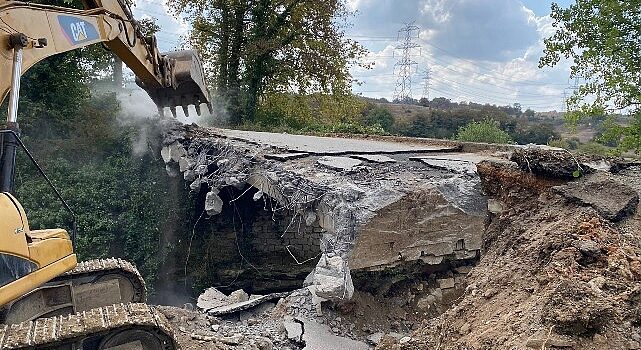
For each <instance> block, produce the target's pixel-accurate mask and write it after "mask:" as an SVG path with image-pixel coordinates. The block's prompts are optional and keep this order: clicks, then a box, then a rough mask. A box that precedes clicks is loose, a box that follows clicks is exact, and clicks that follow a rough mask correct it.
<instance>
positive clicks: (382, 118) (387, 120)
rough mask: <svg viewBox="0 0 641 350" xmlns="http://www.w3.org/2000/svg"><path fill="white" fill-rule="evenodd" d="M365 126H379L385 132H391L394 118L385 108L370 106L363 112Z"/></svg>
mask: <svg viewBox="0 0 641 350" xmlns="http://www.w3.org/2000/svg"><path fill="white" fill-rule="evenodd" d="M363 114H364V122H365V125H368V126H374V125H379V126H380V127H381V128H383V130H385V131H388V132H389V131H391V130H392V126H394V116H392V113H391V112H390V111H389V109H387V108H385V107H380V106H376V105H372V106H369V108H366V110H365V111H364V112H363Z"/></svg>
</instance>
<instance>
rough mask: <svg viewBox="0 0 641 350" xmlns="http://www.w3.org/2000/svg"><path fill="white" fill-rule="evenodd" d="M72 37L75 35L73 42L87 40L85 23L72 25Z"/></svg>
mask: <svg viewBox="0 0 641 350" xmlns="http://www.w3.org/2000/svg"><path fill="white" fill-rule="evenodd" d="M71 35H73V41H76V42H78V41H84V40H87V30H86V29H85V22H78V23H71Z"/></svg>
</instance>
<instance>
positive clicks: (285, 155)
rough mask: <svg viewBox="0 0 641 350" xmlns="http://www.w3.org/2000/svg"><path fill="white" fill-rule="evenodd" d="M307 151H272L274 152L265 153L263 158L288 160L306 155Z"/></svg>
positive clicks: (307, 154)
mask: <svg viewBox="0 0 641 350" xmlns="http://www.w3.org/2000/svg"><path fill="white" fill-rule="evenodd" d="M308 156H309V153H300V152H297V153H274V154H265V159H274V160H280V161H281V162H286V161H288V160H294V159H300V158H305V157H308Z"/></svg>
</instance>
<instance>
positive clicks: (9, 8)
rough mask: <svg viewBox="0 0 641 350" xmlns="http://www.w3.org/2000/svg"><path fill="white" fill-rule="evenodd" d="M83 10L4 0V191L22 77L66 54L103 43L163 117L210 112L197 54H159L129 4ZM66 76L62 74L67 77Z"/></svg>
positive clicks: (0, 92) (0, 35) (111, 1)
mask: <svg viewBox="0 0 641 350" xmlns="http://www.w3.org/2000/svg"><path fill="white" fill-rule="evenodd" d="M83 1H84V6H85V9H71V8H66V7H59V6H51V5H44V4H35V3H28V2H18V1H6V0H0V102H2V101H3V100H4V99H5V98H6V97H7V95H9V111H8V115H7V125H6V129H8V130H11V131H13V132H14V134H10V133H9V134H6V133H5V134H3V135H0V138H1V142H0V143H1V144H2V149H1V150H0V192H12V191H13V180H14V172H15V151H16V148H17V145H18V143H17V139H16V137H17V134H19V128H18V124H17V115H18V114H17V110H18V96H19V92H20V76H21V75H22V74H23V73H24V72H26V71H27V70H28V69H29V68H31V67H32V66H33V65H35V64H36V63H37V62H39V61H41V60H43V59H45V58H47V57H49V56H53V55H56V54H59V53H62V52H66V51H71V50H75V49H78V48H82V47H85V46H88V45H93V44H96V43H104V44H105V45H106V46H107V47H109V48H110V49H111V50H112V51H113V53H114V54H116V55H117V56H118V57H120V59H121V60H122V61H123V62H124V63H125V64H126V65H127V66H129V68H131V70H132V71H133V72H134V73H135V74H136V83H137V84H138V85H139V86H140V87H141V88H143V89H144V90H145V91H147V93H148V94H149V96H150V97H151V99H152V100H153V101H154V103H155V104H156V106H157V107H158V112H159V113H160V115H164V109H165V108H166V107H169V109H170V110H171V112H172V114H173V116H174V117H175V116H176V106H182V108H183V111H184V112H185V115H189V112H188V106H189V105H192V104H193V105H194V106H195V107H196V112H197V113H198V114H199V115H200V112H201V104H206V105H207V106H208V107H209V111H210V112H212V110H211V102H210V99H209V93H208V92H207V87H206V85H205V81H204V74H203V68H202V62H201V61H200V58H199V57H198V55H197V54H196V52H195V51H191V50H184V51H176V52H170V53H166V54H162V53H160V51H159V50H158V45H157V41H156V38H155V37H154V36H151V37H145V36H144V35H143V34H142V31H141V30H140V26H139V24H138V22H137V21H136V20H135V19H134V18H133V16H132V14H131V11H130V10H129V7H128V6H127V5H126V4H125V3H124V2H123V1H125V0H83ZM64 73H65V72H60V74H64Z"/></svg>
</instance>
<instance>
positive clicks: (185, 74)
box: [136, 50, 213, 117]
mask: <svg viewBox="0 0 641 350" xmlns="http://www.w3.org/2000/svg"><path fill="white" fill-rule="evenodd" d="M163 56H165V59H168V60H169V64H168V65H167V66H168V67H171V68H170V71H169V72H167V73H168V74H169V75H170V79H171V81H172V83H173V84H172V85H173V86H171V87H162V88H151V87H146V86H144V84H141V83H140V82H139V81H136V82H137V83H138V85H139V86H140V87H142V88H143V89H145V90H146V91H147V93H148V94H149V96H150V97H151V99H152V100H153V101H154V102H155V103H156V106H158V112H159V113H160V115H161V116H162V115H164V110H165V108H166V107H169V109H170V110H171V114H172V115H173V116H174V117H176V107H177V106H180V107H182V110H183V112H184V113H185V116H186V117H188V116H189V111H188V107H189V105H194V106H195V107H196V113H197V114H198V115H200V114H201V105H202V104H206V105H207V107H208V108H209V112H210V113H213V111H212V106H211V100H210V99H209V93H208V92H207V86H206V85H205V79H204V73H203V66H202V62H201V61H200V58H199V57H198V54H197V53H196V52H195V51H192V50H182V51H174V52H168V53H165V54H163Z"/></svg>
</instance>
